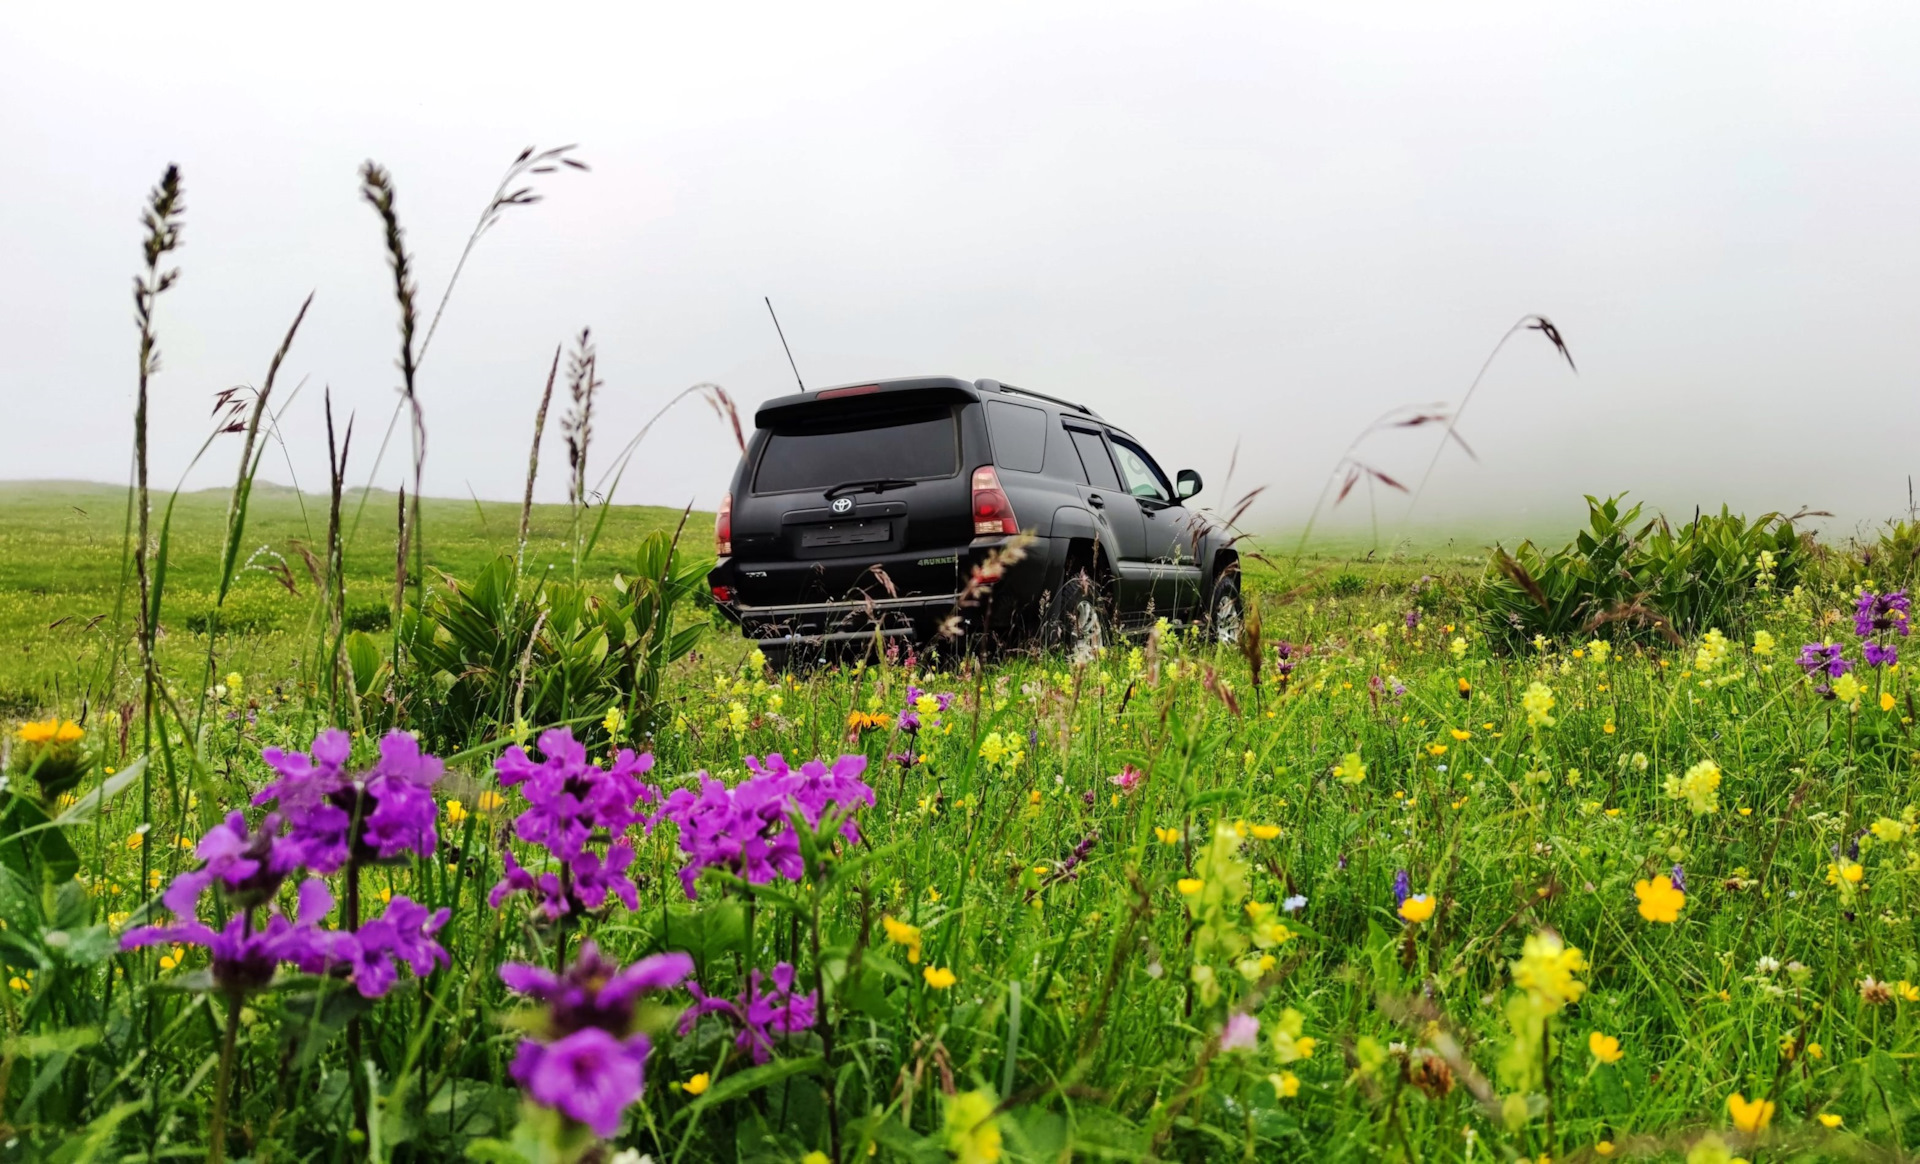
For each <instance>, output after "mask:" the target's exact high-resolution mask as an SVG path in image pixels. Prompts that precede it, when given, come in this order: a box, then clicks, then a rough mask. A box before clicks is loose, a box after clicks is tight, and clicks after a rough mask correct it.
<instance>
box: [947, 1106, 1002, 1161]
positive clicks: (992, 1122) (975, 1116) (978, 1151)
mask: <svg viewBox="0 0 1920 1164" xmlns="http://www.w3.org/2000/svg"><path fill="white" fill-rule="evenodd" d="M994 1107H995V1104H994V1101H993V1095H992V1093H991V1092H988V1091H985V1090H975V1091H963V1092H961V1093H960V1094H958V1095H955V1096H952V1097H951V1098H949V1099H948V1100H947V1111H946V1120H945V1135H946V1141H947V1151H949V1152H952V1153H953V1155H954V1158H955V1159H956V1160H957V1161H959V1164H994V1161H996V1160H998V1159H1000V1124H999V1123H998V1121H997V1120H996V1119H995V1117H994V1114H993V1111H994Z"/></svg>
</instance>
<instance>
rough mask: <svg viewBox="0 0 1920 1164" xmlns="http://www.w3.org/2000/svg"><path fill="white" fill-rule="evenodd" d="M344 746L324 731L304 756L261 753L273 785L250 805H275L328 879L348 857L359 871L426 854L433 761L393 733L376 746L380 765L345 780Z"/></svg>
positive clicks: (437, 768)
mask: <svg viewBox="0 0 1920 1164" xmlns="http://www.w3.org/2000/svg"><path fill="white" fill-rule="evenodd" d="M350 747H351V740H350V738H349V737H348V736H347V733H345V732H343V731H340V730H339V729H338V728H328V729H327V730H325V731H323V732H321V733H320V734H319V735H318V736H315V737H314V741H313V751H312V754H311V755H309V754H307V753H304V752H283V751H281V750H280V749H279V748H267V749H265V750H264V751H262V752H261V758H262V759H264V760H265V761H266V762H267V764H268V765H269V766H270V767H272V768H273V770H274V771H275V772H277V773H278V774H279V776H280V779H278V780H276V781H274V782H273V783H272V784H269V785H268V786H267V787H265V788H263V789H261V790H260V792H259V794H258V795H256V796H255V797H254V798H253V803H255V804H256V805H258V804H266V803H267V802H269V801H273V802H275V805H276V807H277V808H278V810H279V812H280V814H281V815H283V816H284V817H285V818H286V819H287V822H288V824H289V825H290V826H291V832H290V835H291V837H292V839H293V840H294V841H295V842H297V843H298V844H299V846H300V848H301V850H302V855H303V857H304V861H305V863H306V864H307V865H309V866H311V867H312V868H313V869H314V870H315V871H316V872H320V873H332V872H334V871H335V870H337V869H339V868H340V867H341V866H342V865H345V864H346V863H347V861H348V860H349V859H350V858H351V859H352V860H354V861H357V862H360V863H363V864H364V863H370V862H373V861H380V860H389V859H392V858H394V857H398V856H401V855H403V854H406V853H417V854H419V855H421V856H427V855H430V854H431V853H432V852H433V850H434V847H435V843H436V834H435V832H434V817H435V809H434V804H433V793H432V788H433V785H434V784H435V783H436V782H437V781H438V780H439V779H440V776H441V772H442V767H441V763H440V761H439V759H438V758H437V757H434V756H430V755H427V754H426V753H424V752H422V751H421V750H420V743H419V741H418V740H416V739H414V738H413V737H412V736H411V735H408V734H407V733H406V732H401V731H394V732H389V733H387V735H386V737H385V738H384V739H382V740H381V741H380V760H379V762H378V763H376V764H375V765H374V767H373V768H372V769H371V770H370V771H367V772H362V773H360V774H358V775H349V774H348V772H347V770H346V768H347V754H348V751H349V749H350Z"/></svg>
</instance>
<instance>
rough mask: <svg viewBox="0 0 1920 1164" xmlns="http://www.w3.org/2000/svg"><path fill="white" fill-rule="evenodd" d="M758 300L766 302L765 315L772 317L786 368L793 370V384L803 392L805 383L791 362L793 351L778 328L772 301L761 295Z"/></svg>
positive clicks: (777, 319) (778, 321) (785, 335)
mask: <svg viewBox="0 0 1920 1164" xmlns="http://www.w3.org/2000/svg"><path fill="white" fill-rule="evenodd" d="M760 298H761V299H762V300H764V301H765V302H766V305H767V314H768V315H773V332H774V334H775V335H777V336H779V337H780V348H781V350H782V351H784V352H786V353H787V367H789V368H792V369H793V382H794V383H795V384H798V385H800V391H802V392H805V391H806V390H807V382H806V381H805V380H802V379H801V378H800V365H798V364H796V363H794V362H793V349H792V348H790V347H788V346H787V333H786V332H784V331H782V330H781V328H780V317H779V316H778V315H774V312H773V300H772V299H770V298H768V297H767V296H765V295H762V296H761V297H760Z"/></svg>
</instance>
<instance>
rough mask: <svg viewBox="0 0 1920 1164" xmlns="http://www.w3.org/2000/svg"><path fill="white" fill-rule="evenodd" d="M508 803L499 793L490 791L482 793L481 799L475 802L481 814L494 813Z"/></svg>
mask: <svg viewBox="0 0 1920 1164" xmlns="http://www.w3.org/2000/svg"><path fill="white" fill-rule="evenodd" d="M506 802H507V798H506V797H504V796H502V795H500V794H499V793H498V792H491V791H489V792H482V793H481V794H480V799H479V800H477V801H475V802H474V806H475V807H476V808H478V809H479V810H480V811H481V812H494V811H496V810H497V809H499V807H500V806H501V805H503V804H505V803H506Z"/></svg>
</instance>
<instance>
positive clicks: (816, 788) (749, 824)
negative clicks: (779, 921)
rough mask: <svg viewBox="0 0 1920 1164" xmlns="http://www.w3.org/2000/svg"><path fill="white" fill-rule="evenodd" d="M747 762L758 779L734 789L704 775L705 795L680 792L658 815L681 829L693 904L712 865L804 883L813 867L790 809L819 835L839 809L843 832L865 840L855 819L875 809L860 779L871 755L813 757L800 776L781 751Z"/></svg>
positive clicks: (752, 877)
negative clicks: (828, 760) (699, 881)
mask: <svg viewBox="0 0 1920 1164" xmlns="http://www.w3.org/2000/svg"><path fill="white" fill-rule="evenodd" d="M746 763H747V768H748V770H749V771H750V772H751V773H752V775H750V776H748V777H747V779H745V780H742V781H741V782H740V783H739V784H737V785H735V786H734V787H732V788H728V787H727V786H726V785H725V784H723V783H722V782H720V781H719V780H716V779H714V778H713V777H711V776H709V775H707V774H706V773H705V772H702V773H700V790H699V791H698V792H695V791H693V790H691V789H686V788H681V789H676V790H675V791H674V792H673V794H672V795H670V796H668V797H667V802H666V805H665V807H663V808H662V809H661V810H660V813H659V816H658V817H656V818H655V819H656V820H661V819H665V820H671V821H673V822H674V823H675V824H677V825H679V826H680V851H681V852H683V853H685V854H686V855H687V857H688V861H687V863H686V865H684V866H683V867H682V868H681V869H680V883H681V885H682V886H683V887H685V889H686V892H687V898H688V900H692V899H693V898H694V897H696V896H697V894H695V892H694V880H695V879H696V878H697V877H699V875H700V871H701V870H702V869H707V868H718V869H724V870H726V871H727V872H729V873H732V874H734V875H736V876H738V877H741V878H743V879H744V880H746V881H749V882H751V883H753V884H755V885H764V884H765V883H767V882H769V881H771V880H773V879H774V878H775V877H784V878H786V879H787V880H789V881H798V880H799V879H800V877H801V875H802V874H803V873H804V872H805V864H804V862H803V861H802V860H801V857H800V838H799V835H798V834H797V833H795V832H794V830H793V822H792V820H791V818H790V817H789V816H788V814H789V813H790V812H793V811H798V813H799V814H800V816H801V818H802V819H803V820H805V821H806V824H807V827H808V828H810V829H813V830H815V831H818V830H819V829H820V827H821V822H822V821H823V820H826V819H827V814H828V810H829V809H832V810H833V811H834V812H835V814H836V816H837V820H838V822H839V824H838V828H839V832H840V835H841V836H842V837H844V838H845V839H846V840H847V841H848V842H849V843H851V844H858V843H859V842H860V829H859V826H858V825H857V824H855V823H854V820H853V814H854V813H855V812H856V811H858V810H859V808H860V807H861V806H862V805H865V806H868V807H871V806H872V805H873V789H872V788H870V787H868V786H867V784H866V782H865V781H863V780H861V779H860V776H861V774H862V773H863V772H865V771H866V767H867V758H866V757H865V756H854V755H847V756H841V757H840V758H839V759H837V760H835V761H834V762H833V766H832V767H828V766H827V765H826V764H825V763H823V762H821V761H819V760H809V761H807V763H805V764H803V765H801V767H800V770H799V771H798V772H796V771H794V770H793V769H792V768H790V767H788V766H787V761H786V759H785V758H784V757H782V756H780V755H779V754H778V753H775V754H774V755H770V756H768V757H767V758H766V761H765V762H764V763H762V762H761V761H760V760H757V759H756V758H754V757H752V756H748V757H746Z"/></svg>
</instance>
